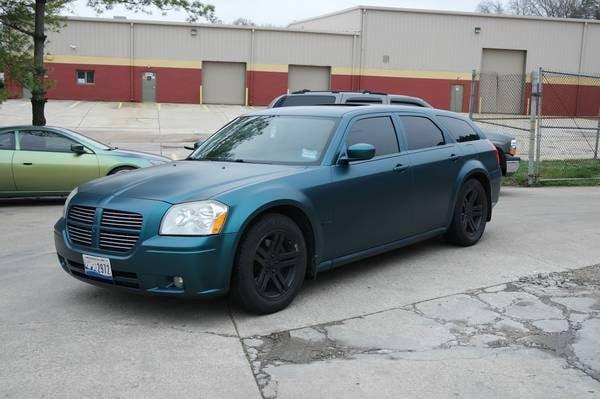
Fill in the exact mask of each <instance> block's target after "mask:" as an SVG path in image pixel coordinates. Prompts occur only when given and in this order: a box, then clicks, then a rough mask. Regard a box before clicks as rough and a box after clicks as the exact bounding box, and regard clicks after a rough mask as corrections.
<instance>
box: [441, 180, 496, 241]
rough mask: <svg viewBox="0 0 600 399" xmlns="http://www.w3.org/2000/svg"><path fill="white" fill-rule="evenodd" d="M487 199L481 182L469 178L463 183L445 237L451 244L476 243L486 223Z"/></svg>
mask: <svg viewBox="0 0 600 399" xmlns="http://www.w3.org/2000/svg"><path fill="white" fill-rule="evenodd" d="M488 207H489V201H488V198H487V193H486V191H485V188H484V187H483V185H482V184H481V182H480V181H479V180H477V179H469V180H467V182H466V183H465V184H463V186H462V188H461V190H460V192H459V194H458V198H457V201H456V206H455V208H454V215H453V218H452V223H451V224H450V228H449V229H448V232H447V233H446V238H447V239H448V241H450V242H451V243H453V244H456V245H461V246H465V247H466V246H469V245H473V244H476V243H477V241H479V239H480V238H481V236H482V235H483V232H484V230H485V225H486V223H487V216H488Z"/></svg>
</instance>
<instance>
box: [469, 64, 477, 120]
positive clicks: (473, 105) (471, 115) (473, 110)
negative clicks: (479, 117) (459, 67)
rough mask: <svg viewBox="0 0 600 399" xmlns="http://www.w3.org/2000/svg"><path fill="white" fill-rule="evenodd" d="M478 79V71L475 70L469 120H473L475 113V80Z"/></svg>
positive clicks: (472, 75)
mask: <svg viewBox="0 0 600 399" xmlns="http://www.w3.org/2000/svg"><path fill="white" fill-rule="evenodd" d="M476 78H477V70H475V69H473V71H472V73H471V92H470V93H469V119H473V112H475V79H476Z"/></svg>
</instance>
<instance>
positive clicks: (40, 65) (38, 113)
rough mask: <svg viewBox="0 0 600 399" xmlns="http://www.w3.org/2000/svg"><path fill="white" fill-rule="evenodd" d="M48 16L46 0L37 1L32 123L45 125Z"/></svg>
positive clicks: (34, 36)
mask: <svg viewBox="0 0 600 399" xmlns="http://www.w3.org/2000/svg"><path fill="white" fill-rule="evenodd" d="M45 17H46V0H36V1H35V31H34V35H33V87H32V89H31V111H32V124H33V125H34V126H44V125H45V124H46V116H45V115H44V107H45V105H46V101H47V99H46V86H45V82H44V77H45V75H46V69H45V68H44V45H45V43H46V34H45V32H44V31H45V29H44V18H45Z"/></svg>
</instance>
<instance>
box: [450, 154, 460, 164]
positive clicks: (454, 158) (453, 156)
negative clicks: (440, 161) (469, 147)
mask: <svg viewBox="0 0 600 399" xmlns="http://www.w3.org/2000/svg"><path fill="white" fill-rule="evenodd" d="M448 158H449V159H450V161H452V162H456V161H458V159H459V158H460V157H459V156H458V155H456V154H451V155H450V156H449V157H448Z"/></svg>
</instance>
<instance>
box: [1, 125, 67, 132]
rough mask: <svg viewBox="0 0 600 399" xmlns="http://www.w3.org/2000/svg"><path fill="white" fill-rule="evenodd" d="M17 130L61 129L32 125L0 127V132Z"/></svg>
mask: <svg viewBox="0 0 600 399" xmlns="http://www.w3.org/2000/svg"><path fill="white" fill-rule="evenodd" d="M19 129H58V130H62V128H60V127H58V126H34V125H14V126H0V130H1V131H4V130H19Z"/></svg>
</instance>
